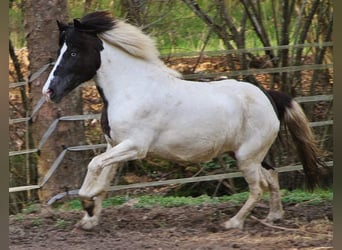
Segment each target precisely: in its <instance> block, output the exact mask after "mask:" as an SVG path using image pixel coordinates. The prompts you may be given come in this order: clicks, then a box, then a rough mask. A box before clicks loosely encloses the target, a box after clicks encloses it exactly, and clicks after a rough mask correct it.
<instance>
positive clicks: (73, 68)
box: [43, 12, 114, 102]
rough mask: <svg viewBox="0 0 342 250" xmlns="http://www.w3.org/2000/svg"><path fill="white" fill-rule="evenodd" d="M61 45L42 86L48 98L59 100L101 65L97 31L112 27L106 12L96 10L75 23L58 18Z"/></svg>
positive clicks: (89, 77)
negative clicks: (67, 22) (61, 20)
mask: <svg viewBox="0 0 342 250" xmlns="http://www.w3.org/2000/svg"><path fill="white" fill-rule="evenodd" d="M57 23H58V27H59V31H60V41H59V45H60V49H59V55H58V58H57V61H56V63H55V66H54V68H53V69H52V71H51V72H50V75H49V77H48V79H47V81H46V83H45V85H44V87H43V94H44V95H45V96H46V98H47V99H48V100H51V101H53V102H59V101H60V100H61V99H62V98H63V97H64V96H65V95H67V94H68V93H69V92H70V91H71V90H73V89H74V88H76V87H77V86H79V85H80V84H81V83H83V82H85V81H88V80H90V79H92V78H93V77H94V76H95V74H96V71H97V70H98V69H99V67H100V65H101V56H100V52H101V50H103V46H102V41H101V40H100V39H99V38H98V36H97V34H99V33H102V32H105V31H107V30H110V29H112V28H113V25H114V20H113V19H112V18H111V17H110V16H109V14H108V13H107V12H94V13H91V14H88V15H86V16H85V17H83V18H82V19H81V20H77V19H74V21H73V23H69V24H64V23H61V22H57Z"/></svg>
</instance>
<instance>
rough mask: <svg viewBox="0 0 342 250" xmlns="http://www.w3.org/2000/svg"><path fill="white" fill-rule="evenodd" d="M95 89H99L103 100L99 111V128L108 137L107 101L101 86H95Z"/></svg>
mask: <svg viewBox="0 0 342 250" xmlns="http://www.w3.org/2000/svg"><path fill="white" fill-rule="evenodd" d="M97 90H98V91H99V93H100V96H101V98H102V101H103V108H102V113H101V128H102V131H103V133H105V134H106V135H107V136H108V137H109V138H110V126H109V122H108V101H107V99H106V97H105V95H104V93H103V90H102V88H101V87H99V86H97Z"/></svg>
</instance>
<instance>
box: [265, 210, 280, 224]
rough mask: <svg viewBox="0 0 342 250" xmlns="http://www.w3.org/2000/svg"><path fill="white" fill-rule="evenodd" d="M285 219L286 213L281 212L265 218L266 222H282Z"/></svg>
mask: <svg viewBox="0 0 342 250" xmlns="http://www.w3.org/2000/svg"><path fill="white" fill-rule="evenodd" d="M283 217H284V211H280V212H277V213H271V212H270V213H269V214H268V215H267V217H266V218H265V221H266V222H277V221H280V220H282V219H283Z"/></svg>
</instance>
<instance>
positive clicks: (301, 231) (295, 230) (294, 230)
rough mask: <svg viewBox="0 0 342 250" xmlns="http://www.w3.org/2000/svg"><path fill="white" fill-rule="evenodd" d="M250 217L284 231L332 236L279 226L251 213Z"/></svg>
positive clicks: (330, 235)
mask: <svg viewBox="0 0 342 250" xmlns="http://www.w3.org/2000/svg"><path fill="white" fill-rule="evenodd" d="M250 218H251V219H253V220H255V221H257V222H260V223H261V224H263V225H264V226H267V227H270V228H275V229H280V230H284V231H292V232H299V233H304V234H314V235H320V236H324V237H332V234H329V233H328V234H322V233H315V232H309V231H305V230H302V229H299V228H288V227H281V226H276V225H273V224H270V223H268V222H266V221H264V220H260V219H258V218H256V217H255V216H253V215H251V216H250Z"/></svg>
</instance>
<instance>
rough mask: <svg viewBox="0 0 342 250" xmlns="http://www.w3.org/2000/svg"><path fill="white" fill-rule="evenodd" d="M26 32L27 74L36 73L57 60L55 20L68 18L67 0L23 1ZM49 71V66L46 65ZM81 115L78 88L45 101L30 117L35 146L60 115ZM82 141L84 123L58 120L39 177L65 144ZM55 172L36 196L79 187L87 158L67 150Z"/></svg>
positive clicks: (38, 86) (37, 83) (33, 85)
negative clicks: (53, 100) (59, 99)
mask: <svg viewBox="0 0 342 250" xmlns="http://www.w3.org/2000/svg"><path fill="white" fill-rule="evenodd" d="M24 14H25V33H26V39H27V47H28V50H29V61H30V66H29V70H30V73H31V74H33V73H35V72H36V71H37V70H38V69H39V68H41V67H42V66H43V65H45V64H47V63H50V62H52V61H55V60H56V56H57V50H58V37H59V31H58V28H57V25H56V20H57V19H58V20H61V21H64V22H65V21H68V11H67V1H66V0H50V1H45V0H27V1H24ZM49 70H51V67H50V68H49ZM49 70H47V71H45V72H44V73H43V74H42V75H40V76H39V77H38V78H37V79H36V80H34V81H32V82H30V83H29V87H30V88H29V89H30V94H31V109H33V108H34V107H35V106H36V104H37V102H38V101H39V100H40V98H41V96H42V94H41V90H42V87H43V85H44V83H45V81H46V79H47V77H48V74H49ZM73 114H82V99H81V90H80V88H78V89H76V90H75V91H73V92H72V93H70V94H69V95H68V96H67V97H65V98H64V100H63V101H62V102H61V103H59V104H52V103H45V104H44V105H43V106H42V107H41V108H40V110H39V111H38V112H37V115H36V116H35V117H34V118H33V119H32V122H31V126H30V133H32V137H33V143H34V145H33V146H34V147H35V148H36V147H37V145H38V143H39V141H40V139H41V138H42V135H43V134H44V133H45V132H46V130H47V129H48V127H49V126H50V124H51V123H52V122H53V121H54V120H55V119H57V118H58V117H60V116H64V115H73ZM82 144H85V137H84V125H83V122H62V123H59V125H58V127H57V129H56V130H55V132H54V133H53V134H52V135H51V137H50V138H49V139H48V141H47V142H46V143H45V144H44V146H43V148H42V149H41V151H40V152H39V154H38V157H37V163H36V164H37V165H36V166H37V169H38V175H39V179H40V180H42V178H43V177H44V176H45V174H46V173H47V171H48V170H49V169H50V167H51V165H52V164H53V162H54V161H55V159H56V158H57V156H58V155H59V154H60V153H61V151H62V150H63V149H64V148H65V147H68V146H76V145H82ZM65 156H66V157H65V158H64V159H63V161H62V163H61V165H60V166H59V168H58V169H57V171H56V172H55V173H54V174H53V175H52V176H51V178H50V179H49V181H48V182H47V183H46V184H45V185H44V186H43V187H42V188H41V189H40V191H39V198H40V200H41V201H42V202H46V201H47V200H48V199H49V198H51V196H53V195H55V194H57V193H59V192H63V191H65V190H66V189H75V188H79V186H80V184H81V181H82V180H83V178H84V173H85V171H86V163H87V162H85V161H88V159H87V157H82V158H81V156H82V155H81V154H79V153H77V154H75V153H67V154H66V155H65Z"/></svg>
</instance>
